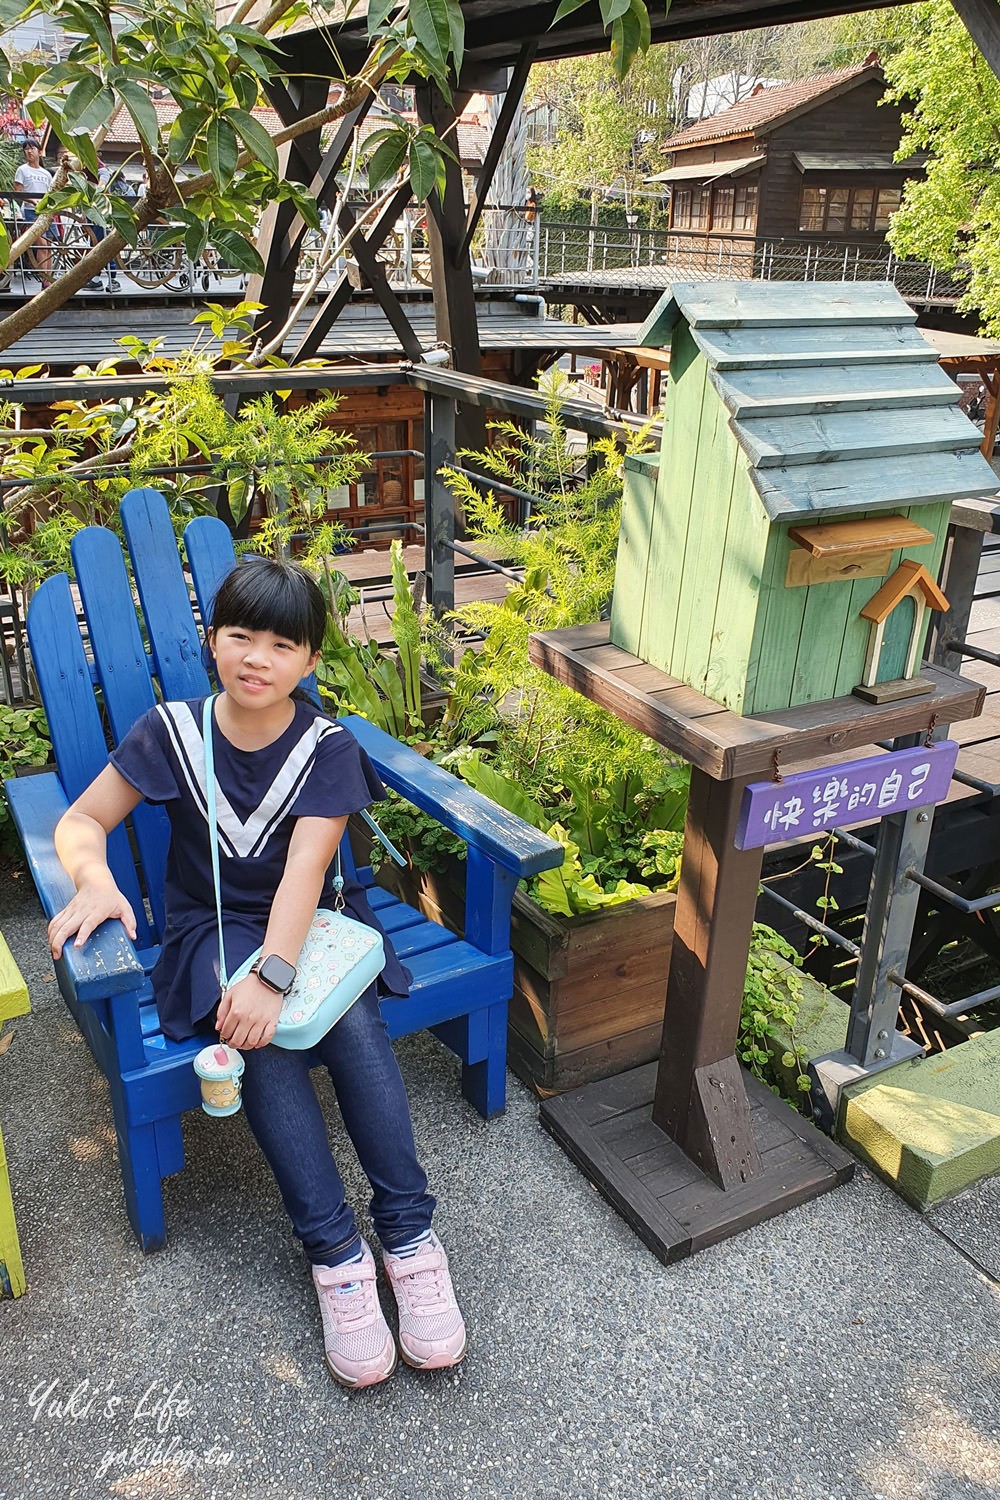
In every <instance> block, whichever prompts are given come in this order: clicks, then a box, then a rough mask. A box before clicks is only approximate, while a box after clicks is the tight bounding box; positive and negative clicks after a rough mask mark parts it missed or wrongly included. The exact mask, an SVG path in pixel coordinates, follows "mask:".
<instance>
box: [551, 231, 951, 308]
mask: <svg viewBox="0 0 1000 1500" xmlns="http://www.w3.org/2000/svg"><path fill="white" fill-rule="evenodd" d="M537 239H538V245H537V276H538V279H539V280H540V281H542V282H545V281H550V282H556V283H558V282H560V281H565V280H567V279H572V280H574V281H583V280H585V279H586V278H587V277H595V278H599V277H601V276H603V275H607V274H608V273H613V276H614V281H615V282H616V284H619V285H627V284H628V283H629V279H630V277H629V274H628V273H634V274H635V282H636V285H638V286H667V285H668V284H669V283H670V282H671V281H675V280H692V281H699V280H717V279H719V278H736V279H746V280H759V281H888V282H891V283H892V284H893V285H894V286H895V287H897V289H898V290H899V291H900V292H901V293H902V295H903V296H904V297H907V298H909V299H911V300H913V301H928V302H953V301H955V300H956V299H957V298H958V297H960V296H961V295H962V292H963V290H964V286H965V277H964V274H963V273H962V272H961V271H957V272H945V271H939V270H936V269H935V267H933V266H931V265H929V264H928V263H927V262H926V261H920V260H911V259H905V258H901V257H899V256H897V255H895V254H894V252H893V251H892V249H891V248H890V247H889V246H888V245H886V244H884V243H871V242H867V243H866V242H862V241H844V240H834V239H826V240H817V239H796V238H791V237H785V238H780V239H766V238H761V237H755V236H752V235H744V236H740V235H737V234H732V235H713V236H709V235H704V234H700V233H698V232H684V231H676V230H671V231H666V230H658V229H640V228H629V227H624V226H623V227H618V228H614V227H610V228H609V227H601V226H596V225H594V226H592V225H589V224H558V223H546V224H542V225H541V228H540V231H539V232H538V236H537ZM529 259H530V257H529ZM623 273H624V274H623Z"/></svg>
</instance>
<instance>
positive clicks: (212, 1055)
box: [194, 1042, 244, 1117]
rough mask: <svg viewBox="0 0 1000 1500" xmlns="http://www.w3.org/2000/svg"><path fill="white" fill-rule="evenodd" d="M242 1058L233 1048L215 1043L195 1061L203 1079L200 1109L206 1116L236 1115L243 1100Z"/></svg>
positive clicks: (202, 1050)
mask: <svg viewBox="0 0 1000 1500" xmlns="http://www.w3.org/2000/svg"><path fill="white" fill-rule="evenodd" d="M243 1067H244V1063H243V1058H242V1057H241V1056H240V1054H239V1053H238V1052H237V1051H236V1050H235V1048H233V1047H227V1046H225V1044H224V1043H222V1042H216V1043H214V1044H213V1045H212V1046H211V1047H203V1048H202V1049H201V1051H200V1052H199V1053H198V1056H197V1057H196V1058H195V1060H194V1070H195V1072H196V1073H197V1075H198V1077H199V1078H200V1079H201V1107H202V1109H203V1110H204V1111H205V1113H206V1115H215V1116H217V1117H221V1116H223V1115H234V1114H235V1113H236V1111H237V1110H238V1109H239V1108H240V1106H241V1104H242V1102H243V1100H242V1098H241V1094H242V1091H243Z"/></svg>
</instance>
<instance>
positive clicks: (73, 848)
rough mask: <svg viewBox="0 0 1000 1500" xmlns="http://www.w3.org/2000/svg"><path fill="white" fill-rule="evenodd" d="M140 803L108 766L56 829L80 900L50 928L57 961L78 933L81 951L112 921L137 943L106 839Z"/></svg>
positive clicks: (131, 788)
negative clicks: (118, 923)
mask: <svg viewBox="0 0 1000 1500" xmlns="http://www.w3.org/2000/svg"><path fill="white" fill-rule="evenodd" d="M141 801H142V793H141V792H137V791H136V789H135V787H134V786H131V785H130V784H129V783H128V782H127V781H126V780H125V777H124V776H122V775H121V773H120V772H119V771H116V770H115V768H114V766H105V768H104V770H103V771H102V772H101V774H100V776H98V777H97V778H96V780H94V781H92V782H91V783H90V786H88V788H87V790H86V791H85V792H83V793H82V794H81V796H79V797H78V798H77V799H76V801H75V802H74V803H73V805H72V807H71V808H70V809H69V810H68V812H65V813H63V815H62V817H61V818H60V819H59V822H58V823H57V824H56V831H55V845H56V853H57V854H58V856H59V859H60V861H61V863H62V865H63V868H64V869H65V870H66V872H67V874H68V875H69V876H70V877H71V879H72V881H73V884H74V885H75V886H76V895H75V896H74V897H73V899H72V901H70V902H69V904H68V905H67V906H64V907H63V909H62V911H60V912H57V913H56V915H55V916H54V917H53V918H52V920H51V922H50V923H49V947H50V948H51V949H52V957H53V958H59V957H60V956H61V954H62V950H63V945H64V944H65V943H66V941H67V939H69V938H71V937H72V936H73V934H74V933H76V944H75V946H76V947H77V948H79V947H82V945H83V944H84V943H85V942H86V941H87V939H88V938H89V937H90V935H91V933H92V932H93V931H94V929H95V928H96V927H99V926H100V925H101V923H102V922H106V921H107V920H108V918H109V917H118V918H119V920H120V921H121V922H122V923H123V924H124V927H125V931H126V932H127V933H128V935H129V937H130V938H132V939H133V940H134V939H135V913H134V912H133V910H132V908H131V906H130V905H129V903H128V902H127V901H126V899H125V897H124V896H123V895H122V893H121V891H120V890H119V889H118V887H117V886H116V885H115V878H114V876H113V875H112V873H111V871H110V869H109V868H108V853H107V850H108V834H109V833H110V832H111V830H112V829H113V828H116V827H117V826H118V824H119V823H120V822H121V821H122V819H123V818H127V817H128V815H129V813H130V812H131V811H132V809H133V808H134V807H137V806H138V804H139V803H140V802H141Z"/></svg>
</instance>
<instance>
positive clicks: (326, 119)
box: [0, 0, 402, 351]
mask: <svg viewBox="0 0 1000 1500" xmlns="http://www.w3.org/2000/svg"><path fill="white" fill-rule="evenodd" d="M290 3H291V0H287V3H286V0H277V4H280V6H281V8H282V10H285V9H287V8H288V4H290ZM275 8H276V7H275V6H272V10H274V9H275ZM401 55H402V53H401V49H400V48H398V47H395V48H391V49H389V50H387V51H383V53H382V55H381V56H379V54H376V56H375V57H374V58H373V59H371V61H370V62H369V64H368V66H367V67H366V68H365V70H364V72H363V73H362V74H361V75H360V77H359V78H357V79H354V80H350V81H349V82H348V83H347V84H346V85H345V88H344V91H343V93H342V94H341V96H340V98H339V99H338V100H337V102H336V103H335V104H329V105H327V106H326V108H324V109H321V110H317V111H315V113H313V114H311V115H306V116H305V117H304V118H303V119H301V120H296V121H295V123H294V124H293V125H288V126H286V127H285V128H284V129H283V130H279V131H278V132H277V134H276V135H274V136H273V137H272V139H273V140H274V143H275V145H276V146H282V145H284V144H285V142H286V141H292V140H296V139H297V138H298V137H299V136H300V135H305V134H306V133H307V132H308V131H310V130H317V129H319V128H321V127H322V126H323V125H327V124H330V123H331V122H332V121H333V120H339V119H341V118H342V116H344V115H346V114H349V113H350V112H351V111H352V110H353V109H355V108H356V107H357V105H358V104H360V102H361V100H362V99H363V98H364V96H365V94H366V93H368V92H369V90H375V89H377V88H378V87H379V85H380V84H381V82H382V80H383V79H384V78H385V75H386V74H387V73H388V71H389V69H390V68H391V67H392V65H393V63H394V62H395V61H396V60H397V58H398V57H400V56H401ZM253 160H255V158H254V156H253V154H252V152H250V151H242V152H241V153H240V155H239V157H238V158H237V163H236V170H237V171H240V170H242V169H243V168H245V167H246V166H248V165H249V164H250V162H251V161H253ZM214 182H215V179H214V178H213V176H212V174H211V173H210V172H202V173H201V174H200V175H199V176H197V177H189V178H188V179H187V180H186V181H184V182H180V183H175V181H174V179H173V178H172V177H171V176H170V174H169V172H168V170H167V168H166V167H165V166H160V167H158V168H157V170H156V172H155V173H154V175H153V177H151V179H150V183H149V187H148V189H147V191H146V194H145V196H144V197H143V198H142V199H140V201H139V205H138V207H137V209H136V217H135V223H136V229H137V230H138V231H139V232H140V233H141V232H142V230H144V229H148V228H149V226H150V224H152V223H153V222H154V220H155V219H157V218H158V216H159V214H160V212H161V210H162V209H164V208H168V207H169V205H170V204H171V203H172V202H175V201H176V200H177V199H178V198H179V199H180V200H181V201H182V202H186V201H187V200H188V199H190V198H193V197H195V196H196V195H197V194H198V193H200V192H203V191H205V190H206V189H208V188H210V187H212V186H213V185H214ZM32 227H34V226H32ZM41 232H44V231H40V233H41ZM29 243H30V242H29ZM125 243H126V242H125V240H124V238H123V237H122V235H121V234H120V233H119V232H118V230H117V229H112V230H110V231H109V232H108V234H107V235H105V237H104V239H102V240H100V241H99V242H98V244H96V245H95V246H94V247H93V249H91V250H88V251H87V253H86V255H84V256H83V257H82V258H81V259H80V260H79V261H78V262H77V264H76V265H75V266H73V267H72V268H71V269H70V270H68V271H66V272H64V274H63V275H62V276H59V277H58V278H57V279H56V280H55V281H53V282H52V284H51V285H50V286H47V287H43V288H42V290H41V291H40V292H39V293H38V294H37V295H36V296H34V297H32V299H31V301H30V302H26V303H24V305H23V306H22V307H19V308H17V309H16V310H15V311H14V312H13V313H10V314H9V315H8V316H7V317H6V318H2V319H0V351H3V350H4V349H9V348H10V346H11V344H13V343H15V342H16V341H17V340H18V339H19V338H22V337H23V336H24V334H26V333H28V332H30V330H31V329H32V328H36V327H37V326H38V324H39V323H40V322H42V321H43V319H45V318H47V317H48V316H49V314H50V313H53V312H55V311H56V309H57V308H59V307H62V306H63V305H64V303H66V302H68V301H69V299H70V297H72V296H73V294H74V293H75V292H77V291H79V289H80V288H81V287H82V286H85V285H86V284H87V282H88V281H90V280H92V279H93V278H94V277H95V276H97V274H98V273H99V272H100V271H103V270H104V268H105V267H106V266H107V265H108V264H109V263H110V262H111V261H112V260H114V259H115V257H116V256H118V255H119V254H120V252H121V251H122V249H123V248H124V246H125Z"/></svg>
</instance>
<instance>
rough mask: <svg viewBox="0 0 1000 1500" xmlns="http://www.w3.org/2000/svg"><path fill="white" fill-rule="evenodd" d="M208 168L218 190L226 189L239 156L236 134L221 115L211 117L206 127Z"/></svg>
mask: <svg viewBox="0 0 1000 1500" xmlns="http://www.w3.org/2000/svg"><path fill="white" fill-rule="evenodd" d="M207 147H208V168H209V171H210V172H211V174H212V176H213V177H214V178H215V180H216V182H217V183H218V184H219V187H220V188H225V187H228V186H229V184H230V183H231V182H232V180H233V174H234V172H235V171H236V162H237V158H238V157H239V154H240V148H239V142H238V141H237V139H236V132H235V130H234V129H233V127H232V126H231V125H230V123H229V121H228V120H226V119H224V118H223V117H222V116H221V115H213V116H212V119H211V120H210V121H209V126H208V138H207Z"/></svg>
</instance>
